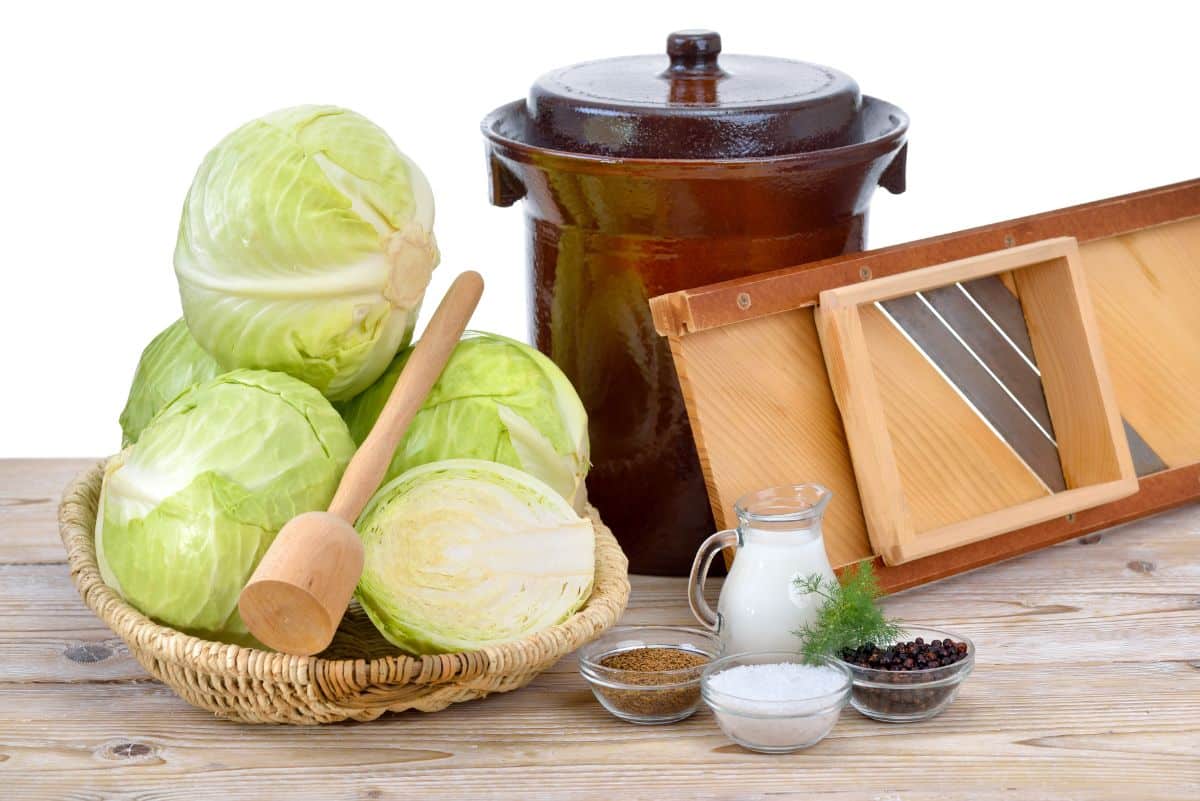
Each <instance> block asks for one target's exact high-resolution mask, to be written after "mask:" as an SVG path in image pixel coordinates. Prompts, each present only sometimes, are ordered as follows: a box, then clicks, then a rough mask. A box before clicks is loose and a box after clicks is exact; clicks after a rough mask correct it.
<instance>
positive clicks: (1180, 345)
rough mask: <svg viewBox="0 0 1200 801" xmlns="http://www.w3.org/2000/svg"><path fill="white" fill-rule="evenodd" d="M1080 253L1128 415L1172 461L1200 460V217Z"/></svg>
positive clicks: (1167, 460)
mask: <svg viewBox="0 0 1200 801" xmlns="http://www.w3.org/2000/svg"><path fill="white" fill-rule="evenodd" d="M1081 255H1082V257H1083V262H1084V268H1085V271H1086V274H1087V281H1088V285H1089V287H1090V289H1091V293H1092V298H1093V302H1094V305H1095V309H1096V316H1097V319H1098V322H1099V327H1100V333H1101V338H1102V340H1103V342H1104V350H1105V353H1106V354H1107V356H1108V362H1109V368H1110V371H1111V374H1112V380H1113V384H1114V386H1115V389H1116V395H1117V401H1118V403H1119V405H1120V407H1121V412H1122V413H1123V414H1124V416H1125V419H1126V420H1128V421H1129V423H1130V424H1131V425H1132V426H1133V427H1134V428H1135V429H1137V432H1138V433H1139V434H1140V435H1141V436H1142V437H1143V438H1144V439H1145V440H1146V442H1147V443H1148V444H1149V445H1150V447H1151V448H1153V450H1154V451H1155V452H1156V453H1157V454H1158V455H1159V456H1160V457H1161V458H1162V460H1163V461H1164V462H1165V463H1166V464H1167V465H1168V466H1171V467H1176V466H1179V465H1184V464H1190V463H1193V462H1195V461H1197V460H1200V391H1197V387H1200V313H1198V312H1197V310H1198V309H1200V219H1192V220H1187V221H1184V222H1180V223H1175V224H1171V225H1164V226H1160V227H1157V228H1151V229H1148V230H1146V231H1142V232H1139V233H1135V234H1129V235H1127V236H1122V237H1117V238H1113V239H1107V240H1102V241H1099V242H1094V243H1091V244H1088V245H1086V246H1085V247H1084V248H1082V249H1081Z"/></svg>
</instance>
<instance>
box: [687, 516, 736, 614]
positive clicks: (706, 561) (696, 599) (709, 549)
mask: <svg viewBox="0 0 1200 801" xmlns="http://www.w3.org/2000/svg"><path fill="white" fill-rule="evenodd" d="M737 544H738V533H737V530H736V529H732V528H729V529H725V530H724V531H718V532H717V533H716V534H713V535H712V536H711V537H709V538H708V539H706V540H705V541H704V543H703V544H702V545H701V546H700V550H698V551H696V559H695V560H694V561H693V562H692V575H691V577H689V578H688V605H689V606H691V607H692V614H693V615H695V616H696V620H699V621H700V622H701V623H703V624H704V625H705V626H708V627H709V628H710V629H712V630H713V631H720V630H721V615H720V614H719V613H717V612H714V611H713V610H712V607H711V606H709V605H708V601H706V600H704V580H705V578H707V577H708V569H709V568H710V567H711V566H712V560H713V557H715V556H716V555H717V554H718V553H720V552H721V550H722V549H723V548H735V547H737Z"/></svg>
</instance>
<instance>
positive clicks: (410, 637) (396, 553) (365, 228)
mask: <svg viewBox="0 0 1200 801" xmlns="http://www.w3.org/2000/svg"><path fill="white" fill-rule="evenodd" d="M432 225H433V197H432V195H431V193H430V189H429V185H428V183H427V182H426V180H425V177H424V175H422V173H421V171H420V170H419V169H418V168H417V166H416V165H415V164H413V163H412V162H411V161H410V160H408V159H407V158H406V157H405V156H404V155H403V154H402V153H401V152H400V151H399V150H398V149H397V148H396V146H395V145H394V144H393V143H392V141H391V139H389V138H388V136H387V134H385V133H384V132H383V131H382V130H381V129H380V128H378V127H377V126H375V125H374V124H372V123H371V122H370V121H368V120H366V119H364V118H363V117H361V116H359V115H357V114H354V113H353V112H350V111H346V110H345V109H339V108H333V107H326V106H303V107H297V108H291V109H285V110H283V111H279V112H276V113H274V114H269V115H267V116H265V117H262V118H260V119H257V120H254V121H253V122H250V123H248V124H246V125H244V126H242V127H241V128H239V129H238V130H236V131H234V132H233V133H232V134H230V135H229V136H228V137H226V138H225V139H224V140H223V141H222V142H221V143H220V144H218V145H217V146H216V148H214V149H213V150H212V151H211V152H210V153H209V154H208V156H207V157H206V158H205V159H204V162H203V163H202V164H201V165H200V169H199V171H198V172H197V173H196V177H195V180H194V181H193V183H192V187H191V190H190V191H189V192H188V195H187V199H186V201H185V203H184V208H183V219H182V221H181V223H180V227H179V239H178V244H177V246H176V250H175V272H176V276H177V277H178V279H179V292H180V297H181V299H182V301H183V312H184V319H181V320H178V321H176V322H175V323H174V324H172V325H171V326H170V327H168V328H167V329H166V330H165V331H163V332H161V333H160V334H159V335H158V336H156V337H155V338H154V339H153V340H152V341H151V342H150V344H149V345H148V346H147V347H146V349H145V351H144V352H143V354H142V358H141V361H140V362H139V364H138V367H137V371H136V373H135V374H134V380H133V386H132V388H131V389H130V393H129V400H128V402H127V404H126V406H125V410H124V411H123V412H122V414H121V429H122V434H123V443H122V444H123V446H124V449H123V450H122V451H121V453H120V454H119V455H118V456H116V457H114V458H113V459H112V460H111V461H110V462H109V464H108V467H107V469H106V470H105V476H104V486H103V490H102V493H101V501H100V509H99V512H98V515H97V523H96V548H97V556H98V559H99V562H100V569H101V573H102V575H103V576H104V580H105V581H106V582H107V583H108V584H109V585H110V586H111V587H113V588H114V589H116V590H117V591H118V592H119V593H121V595H122V596H123V597H124V598H125V599H126V600H128V601H129V602H130V603H131V604H133V605H134V606H136V607H137V608H138V609H140V610H141V611H142V612H143V613H145V614H146V615H148V616H149V617H151V618H153V619H155V620H157V621H159V622H161V623H164V624H167V625H170V626H173V627H176V628H178V629H181V630H183V631H187V632H189V633H192V634H196V635H197V636H202V637H206V638H211V639H217V640H223V641H227V642H235V643H243V644H251V645H258V644H257V643H255V642H254V640H253V638H252V637H251V636H250V634H249V632H248V631H247V630H246V628H245V626H244V624H243V623H242V621H241V619H240V618H239V616H238V611H237V598H238V594H239V593H240V592H241V589H242V587H243V586H244V584H245V582H246V580H247V579H248V578H249V576H250V575H251V574H252V573H253V571H254V568H255V567H256V566H257V564H258V561H259V559H261V558H262V555H263V554H264V553H265V552H266V549H267V547H268V546H269V545H270V544H271V541H272V540H273V539H274V537H275V535H276V533H277V532H278V531H279V529H280V528H282V527H283V525H284V523H286V522H287V521H288V520H290V519H291V518H292V517H294V516H295V515H297V514H300V513H301V512H305V511H310V510H314V509H322V508H325V507H326V506H327V505H328V503H329V501H330V499H331V498H332V497H333V493H334V491H335V489H336V487H337V483H338V481H339V479H340V477H341V474H342V472H343V471H344V470H345V468H346V465H347V464H348V462H349V460H350V458H351V456H352V455H353V453H354V449H355V447H356V443H361V442H362V440H363V439H364V438H365V437H366V435H367V433H368V432H369V431H370V428H371V426H372V425H373V423H374V421H375V418H376V417H377V416H378V414H379V411H380V410H381V409H382V407H383V404H384V401H385V400H386V399H387V395H388V393H389V392H390V391H391V388H392V387H393V386H394V384H395V382H396V379H397V377H398V376H399V373H400V370H401V369H402V368H403V366H404V364H405V362H406V360H407V358H408V355H409V353H410V352H411V349H408V348H407V346H408V345H409V342H410V340H411V338H412V333H413V327H414V322H415V320H416V317H417V312H418V310H419V307H420V304H421V300H422V298H423V296H424V293H425V288H426V286H427V285H428V283H429V278H430V274H431V272H432V270H433V268H434V266H435V265H436V264H437V260H438V253H437V247H436V245H435V243H434V239H433V233H432V230H431V229H432ZM335 404H336V406H335ZM339 412H341V414H340V415H339ZM343 416H344V419H343ZM587 468H588V440H587V419H586V417H585V414H584V411H583V406H582V405H581V404H580V402H579V398H578V397H577V396H576V394H575V391H574V389H573V388H572V387H571V385H570V383H569V382H568V381H567V380H566V378H565V377H564V376H563V375H562V373H561V372H560V371H559V370H558V368H557V367H555V366H554V364H553V363H552V362H550V361H549V360H548V359H547V358H546V357H544V356H542V355H541V354H540V353H538V352H537V351H536V350H534V349H532V348H530V347H528V346H526V345H523V344H521V343H519V342H514V341H512V340H509V339H505V338H503V337H498V336H493V335H488V334H470V335H468V336H467V337H466V338H464V340H463V341H462V342H461V343H460V344H459V345H458V347H457V349H456V350H455V352H454V354H453V355H452V356H451V359H450V361H449V363H448V364H447V367H446V369H445V370H444V371H443V373H442V376H441V378H440V380H439V381H438V383H437V385H436V386H435V387H434V389H433V392H432V393H431V394H430V396H429V398H428V399H427V400H426V402H425V404H424V406H423V408H422V409H421V411H420V412H419V413H418V414H417V417H416V419H415V420H414V421H413V423H412V426H411V427H410V429H409V433H408V434H407V435H406V437H405V439H404V441H403V442H402V443H401V445H400V447H399V448H398V449H397V451H396V454H395V457H394V459H393V460H392V464H391V468H390V471H389V473H388V479H390V480H388V481H387V482H386V483H385V485H384V486H383V487H382V488H380V490H379V492H378V493H377V494H376V495H375V497H374V498H373V499H372V501H371V502H370V504H368V506H367V509H366V510H365V511H364V512H363V515H362V517H361V518H360V519H359V521H358V523H357V525H356V528H357V529H358V531H359V533H360V535H361V536H362V538H363V542H364V545H365V548H366V556H367V562H366V569H365V571H364V574H363V578H362V581H361V582H360V583H359V587H358V598H359V600H360V602H361V604H362V606H363V608H364V609H366V611H367V613H368V614H369V615H370V617H371V620H372V621H374V623H375V625H376V626H377V627H378V628H379V630H380V632H381V633H382V634H383V635H384V636H385V637H387V638H388V639H389V640H390V641H391V642H393V643H395V644H396V645H397V646H398V647H400V648H402V649H404V650H407V651H409V652H412V653H437V652H445V651H455V650H462V649H470V648H477V647H482V646H486V645H492V644H497V643H502V642H508V641H511V640H514V639H518V638H520V637H523V636H526V635H528V634H530V633H532V632H534V631H537V630H540V629H542V628H544V627H546V626H550V625H553V624H555V623H558V622H560V621H562V620H564V619H565V618H567V617H569V616H570V615H571V614H573V613H574V612H575V611H576V610H577V609H578V608H579V607H580V606H581V605H582V604H583V602H584V601H585V600H586V598H587V596H588V595H589V594H590V592H591V586H592V578H593V569H594V563H593V559H594V558H593V548H594V539H593V531H592V526H591V524H590V522H589V521H587V520H586V519H585V518H583V517H581V516H580V514H579V512H580V510H581V509H582V506H583V502H584V495H583V479H584V477H585V475H586V473H587ZM260 647H261V646H260Z"/></svg>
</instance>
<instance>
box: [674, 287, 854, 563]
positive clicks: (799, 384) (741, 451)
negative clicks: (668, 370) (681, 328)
mask: <svg viewBox="0 0 1200 801" xmlns="http://www.w3.org/2000/svg"><path fill="white" fill-rule="evenodd" d="M671 352H672V356H673V357H674V360H675V368H676V370H677V372H678V373H679V375H680V384H681V386H682V388H683V395H684V400H685V401H686V402H687V406H688V416H689V419H690V421H691V424H692V432H693V434H694V436H695V439H696V449H697V451H698V452H699V455H700V463H701V466H702V468H703V470H704V474H705V477H706V481H707V482H708V485H709V487H708V489H709V501H710V502H711V504H712V508H713V516H714V518H715V519H716V521H717V525H718V526H719V527H721V528H728V527H730V526H733V525H736V518H735V516H734V514H733V504H734V502H735V501H736V500H737V499H738V498H739V497H741V495H743V494H744V493H747V492H751V491H753V490H758V489H762V488H763V487H771V486H777V485H779V484H793V483H798V482H805V481H817V482H820V483H821V484H824V485H825V486H826V487H828V488H829V489H830V490H832V491H833V500H832V501H831V502H830V505H829V508H828V511H827V512H826V525H825V531H826V534H825V544H826V548H827V550H828V551H829V557H830V561H832V562H833V564H834V566H835V567H836V566H840V565H844V564H848V563H851V562H856V561H858V560H860V559H864V558H866V557H869V556H871V554H872V553H873V551H872V549H871V544H870V542H869V541H868V539H867V531H866V524H865V523H864V521H863V515H862V511H861V507H860V501H859V497H858V488H857V485H856V484H855V480H854V472H853V470H852V469H851V465H850V454H849V452H848V451H847V449H846V443H845V439H844V436H843V434H842V422H841V417H840V416H839V414H838V410H837V405H836V404H835V402H834V399H833V393H832V391H831V390H830V388H829V384H828V381H826V380H825V378H824V376H825V360H824V357H823V356H822V353H821V345H820V342H819V340H818V338H817V331H816V327H815V325H814V322H813V312H812V310H811V309H800V310H797V311H794V312H789V313H786V314H780V315H776V316H774V317H768V318H763V319H761V320H755V321H754V322H752V323H749V324H747V325H745V326H739V327H737V328H730V329H723V330H719V331H713V332H712V334H711V335H702V336H694V337H687V338H686V339H679V340H672V341H671ZM696 386H703V387H704V388H705V391H704V392H703V393H702V394H700V395H696V394H693V392H692V388H693V387H696ZM748 420H760V421H763V422H764V423H765V422H766V421H770V425H765V424H763V425H747V424H746V423H747V421H748ZM755 432H759V433H761V435H762V436H759V435H758V434H756V433H755Z"/></svg>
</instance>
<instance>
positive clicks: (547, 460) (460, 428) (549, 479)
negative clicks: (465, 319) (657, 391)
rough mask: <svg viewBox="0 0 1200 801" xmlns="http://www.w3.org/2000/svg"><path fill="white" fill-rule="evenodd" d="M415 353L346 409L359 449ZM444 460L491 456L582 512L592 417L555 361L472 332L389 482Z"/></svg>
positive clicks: (396, 459) (412, 430)
mask: <svg viewBox="0 0 1200 801" xmlns="http://www.w3.org/2000/svg"><path fill="white" fill-rule="evenodd" d="M411 352H412V350H411V349H409V350H406V351H404V352H402V353H401V354H400V355H399V356H397V357H396V359H395V361H393V362H392V364H391V366H390V367H388V369H387V371H386V372H385V373H384V374H383V376H382V377H381V378H380V379H379V380H378V381H376V382H375V383H374V384H373V385H372V386H371V387H370V388H369V389H367V390H366V391H365V392H363V393H362V394H361V395H359V396H358V397H357V398H355V399H354V400H352V401H350V402H349V403H347V404H344V405H343V406H342V407H341V411H342V416H343V417H345V418H346V422H347V424H348V425H349V426H350V434H351V436H353V437H354V440H355V442H358V443H359V444H361V443H362V441H363V440H364V439H365V438H366V436H367V434H368V433H369V432H370V431H371V426H372V425H374V424H375V419H376V418H377V417H378V416H379V412H380V411H381V410H382V409H383V405H384V403H386V402H387V398H388V395H389V394H391V391H392V387H393V386H395V384H396V379H397V378H398V377H399V376H400V371H401V370H402V369H403V368H404V365H405V363H406V362H407V361H408V357H409V355H410V354H411ZM442 459H487V460H489V461H493V462H500V463H501V464H506V465H510V466H512V467H516V468H520V469H521V470H524V471H525V472H527V473H530V474H531V475H533V476H536V477H537V478H540V479H541V480H542V481H544V482H546V483H547V484H549V485H550V486H551V487H553V488H554V489H555V490H556V491H557V492H558V493H559V494H560V495H562V496H563V497H564V498H566V499H567V500H568V501H570V502H571V504H572V505H573V506H574V507H575V508H576V510H582V508H583V504H584V502H585V500H586V491H585V489H584V483H583V482H584V478H585V477H586V476H587V471H588V467H589V466H590V462H589V460H588V429H587V413H586V412H585V411H584V409H583V404H582V403H581V402H580V401H579V396H578V395H577V394H576V393H575V389H574V388H573V387H572V386H571V382H570V381H568V380H567V377H566V376H565V375H563V373H562V371H561V370H559V369H558V366H557V365H555V364H554V362H552V361H550V359H548V358H547V357H546V356H544V355H542V354H541V353H540V352H538V350H537V349H536V348H532V347H530V346H528V345H525V344H523V343H521V342H517V341H516V340H512V339H508V338H507V337H502V336H497V335H495V334H483V333H476V332H468V333H467V335H466V337H465V338H464V339H463V340H462V341H461V342H459V343H458V345H457V346H455V349H454V352H453V353H452V354H451V356H450V360H449V361H448V362H447V363H446V367H445V368H444V369H443V370H442V375H441V378H439V379H438V382H437V383H436V384H435V385H434V387H433V391H431V392H430V393H429V396H428V397H427V398H426V399H425V403H424V405H423V406H422V407H421V410H420V411H419V412H417V416H416V417H415V418H414V419H413V421H412V423H411V424H410V425H409V427H408V432H407V433H406V434H405V436H404V439H403V440H402V441H401V443H400V446H399V447H398V448H397V449H396V453H395V455H394V456H393V457H392V463H391V466H390V467H389V468H388V473H387V478H389V479H390V478H395V477H396V476H398V475H400V474H401V473H403V472H404V471H406V470H408V469H410V468H412V467H416V466H417V465H422V464H426V463H428V462H436V461H439V460H442Z"/></svg>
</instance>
